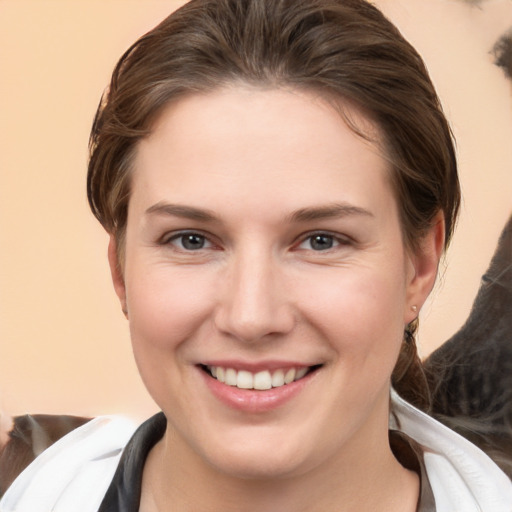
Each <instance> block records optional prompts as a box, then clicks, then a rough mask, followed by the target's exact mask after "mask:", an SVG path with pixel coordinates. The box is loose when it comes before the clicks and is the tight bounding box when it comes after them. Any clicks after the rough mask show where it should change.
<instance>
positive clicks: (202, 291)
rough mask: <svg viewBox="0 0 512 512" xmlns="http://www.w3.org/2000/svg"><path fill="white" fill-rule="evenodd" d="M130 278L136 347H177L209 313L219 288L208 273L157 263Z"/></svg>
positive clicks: (129, 301) (129, 303) (131, 319)
mask: <svg viewBox="0 0 512 512" xmlns="http://www.w3.org/2000/svg"><path fill="white" fill-rule="evenodd" d="M130 277H131V276H127V283H126V294H127V303H128V311H129V317H130V329H131V334H132V340H133V343H134V346H135V345H142V347H141V348H147V349H150V348H151V349H153V350H157V351H159V350H161V351H165V350H168V349H169V348H175V347H176V346H178V345H180V344H181V343H182V342H183V341H185V340H187V339H188V338H189V337H190V336H192V334H193V332H194V331H195V330H196V329H197V326H198V325H200V324H201V322H203V321H204V319H205V318H206V317H207V316H208V312H209V310H210V309H211V304H212V298H211V294H212V292H211V290H214V289H215V287H214V286H212V284H211V283H210V282H209V280H208V276H207V275H205V276H203V275H201V274H200V273H197V272H195V273H194V272H193V271H192V272H190V271H188V270H182V271H179V270H178V271H176V270H174V271H172V270H171V269H169V268H166V267H165V266H161V267H159V266H156V268H153V269H151V270H150V271H148V270H147V268H146V271H145V272H134V273H133V277H132V278H130Z"/></svg>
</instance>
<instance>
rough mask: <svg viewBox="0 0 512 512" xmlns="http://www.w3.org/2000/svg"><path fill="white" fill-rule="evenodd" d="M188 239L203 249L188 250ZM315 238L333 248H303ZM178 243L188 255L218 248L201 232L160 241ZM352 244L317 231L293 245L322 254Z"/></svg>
mask: <svg viewBox="0 0 512 512" xmlns="http://www.w3.org/2000/svg"><path fill="white" fill-rule="evenodd" d="M187 237H189V241H190V238H191V237H196V238H199V239H200V240H201V242H203V245H202V246H201V247H199V248H195V249H193V248H190V247H188V248H187V247H185V243H186V242H185V240H186V238H187ZM315 238H324V239H328V240H329V242H332V246H330V247H327V248H324V249H319V250H315V249H314V248H313V247H312V246H310V247H308V248H306V247H302V245H303V244H305V243H307V242H308V241H309V243H310V244H312V243H313V240H314V239H315ZM176 242H181V243H180V245H181V247H177V249H178V250H179V251H182V252H186V253H192V252H199V251H201V250H204V249H213V248H215V247H216V244H214V242H212V241H211V239H210V238H209V236H208V235H207V234H204V233H202V232H200V231H192V230H191V231H180V232H178V233H174V234H171V235H170V236H165V237H163V238H162V240H161V241H160V245H174V246H176ZM351 243H352V240H351V239H350V238H348V237H346V236H340V235H336V234H333V233H330V232H328V231H315V232H313V233H307V234H306V235H303V236H301V237H300V238H299V241H298V243H296V244H294V245H293V248H294V249H298V250H312V251H313V252H318V253H321V252H328V251H331V250H335V249H336V248H338V247H340V246H347V245H351ZM205 245H206V247H205Z"/></svg>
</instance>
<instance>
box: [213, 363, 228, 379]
mask: <svg viewBox="0 0 512 512" xmlns="http://www.w3.org/2000/svg"><path fill="white" fill-rule="evenodd" d="M215 373H216V374H217V375H216V376H215V378H216V379H217V380H218V381H220V382H225V381H226V379H225V372H224V368H222V367H220V366H217V371H216V372H215Z"/></svg>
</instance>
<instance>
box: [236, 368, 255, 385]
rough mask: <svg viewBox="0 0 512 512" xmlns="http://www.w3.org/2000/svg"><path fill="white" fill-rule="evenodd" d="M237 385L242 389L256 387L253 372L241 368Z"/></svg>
mask: <svg viewBox="0 0 512 512" xmlns="http://www.w3.org/2000/svg"><path fill="white" fill-rule="evenodd" d="M236 387H237V388H240V389H254V378H253V376H252V373H251V372H246V371H245V370H240V371H239V372H238V376H237V379H236Z"/></svg>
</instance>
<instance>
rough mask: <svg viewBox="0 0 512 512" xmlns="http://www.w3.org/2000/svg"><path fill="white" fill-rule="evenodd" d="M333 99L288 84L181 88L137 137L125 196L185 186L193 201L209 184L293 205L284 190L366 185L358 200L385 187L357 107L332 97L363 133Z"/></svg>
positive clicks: (319, 197) (159, 196) (299, 195)
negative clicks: (184, 92) (183, 92)
mask: <svg viewBox="0 0 512 512" xmlns="http://www.w3.org/2000/svg"><path fill="white" fill-rule="evenodd" d="M336 107H337V106H333V103H332V102H329V101H326V100H325V99H323V98H322V97H320V96H319V95H317V94H314V93H312V92H303V91H297V90H290V89H286V90H285V89H271V90H265V89H257V88H252V87H231V88H226V89H221V90H217V91H215V92H211V93H208V94H201V95H200V94H196V95H190V96H186V97H184V98H182V99H180V100H178V101H176V102H174V103H172V104H170V105H168V106H167V107H166V108H165V109H164V110H163V112H162V113H161V115H160V116H159V117H158V119H157V120H156V122H155V123H154V126H153V129H152V132H151V134H150V135H149V136H148V137H147V138H145V139H144V140H142V141H141V142H140V143H139V146H138V148H137V153H136V158H135V162H134V163H135V165H134V175H133V181H132V200H134V201H138V200H139V196H140V197H141V198H142V196H144V200H145V201H148V202H151V201H154V202H157V201H161V200H166V199H167V197H166V196H170V197H172V198H173V199H175V198H176V197H177V196H179V195H180V194H188V195H189V196H190V195H191V194H193V196H194V200H196V201H198V202H201V201H204V200H210V199H211V196H212V194H214V193H215V194H216V195H223V194H224V195H225V196H226V198H229V200H230V202H235V201H236V199H237V198H238V199H241V198H244V201H245V200H248V199H249V198H250V197H253V198H260V199H261V197H265V198H266V199H267V201H268V203H269V204H271V203H272V201H278V202H279V201H281V203H283V202H285V198H286V202H289V203H290V207H293V206H294V205H292V204H291V203H293V199H294V198H295V199H296V201H297V202H300V201H303V200H306V201H312V202H319V201H329V200H330V201H340V200H344V199H345V198H343V197H340V196H343V194H344V191H349V190H351V193H352V195H353V196H354V194H355V195H357V193H359V194H360V195H361V196H362V195H364V192H366V195H367V196H368V197H366V198H365V201H368V200H369V195H371V194H373V193H376V192H377V193H381V192H382V191H384V192H386V193H389V192H390V187H389V183H388V180H387V175H388V172H389V171H388V167H389V166H388V164H387V162H386V159H385V158H384V157H383V155H382V152H381V150H380V144H379V143H378V141H379V136H378V130H377V128H376V127H375V126H374V125H373V124H372V123H371V122H370V121H369V120H368V118H367V117H365V116H364V115H363V114H362V113H361V111H360V110H358V109H356V108H355V107H353V106H351V105H347V104H342V105H341V107H342V109H343V112H344V114H345V115H346V117H348V119H349V120H350V122H351V123H352V124H354V125H355V126H356V127H357V128H358V129H359V130H360V131H362V132H363V133H365V134H368V136H369V137H368V138H371V139H372V140H373V142H369V140H366V139H365V138H363V137H361V136H358V135H356V134H355V133H354V131H353V130H352V129H350V128H349V126H348V125H347V122H346V121H345V119H344V118H343V116H342V115H341V114H340V110H339V109H338V108H336ZM356 185H357V186H356ZM379 187H380V189H383V190H380V189H379ZM357 188H359V191H358V192H357V193H356V189H357ZM365 189H367V190H365ZM326 195H327V196H330V197H326ZM305 196H309V197H305ZM352 199H356V198H355V197H353V198H352ZM362 199H363V198H362V197H361V198H360V200H362ZM301 206H302V205H300V204H299V205H298V207H301Z"/></svg>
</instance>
